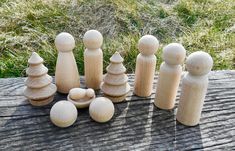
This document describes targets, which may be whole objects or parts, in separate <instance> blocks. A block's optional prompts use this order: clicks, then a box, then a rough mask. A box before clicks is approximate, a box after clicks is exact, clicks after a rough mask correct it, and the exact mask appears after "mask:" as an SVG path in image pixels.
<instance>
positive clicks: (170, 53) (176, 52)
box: [163, 43, 186, 65]
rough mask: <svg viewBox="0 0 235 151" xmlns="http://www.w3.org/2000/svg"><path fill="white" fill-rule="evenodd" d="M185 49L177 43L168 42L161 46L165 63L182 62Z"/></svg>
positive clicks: (174, 63)
mask: <svg viewBox="0 0 235 151" xmlns="http://www.w3.org/2000/svg"><path fill="white" fill-rule="evenodd" d="M185 55H186V50H185V49H184V47H183V46H182V45H181V44H179V43H170V44H168V45H167V46H165V47H164V48H163V60H164V61H165V62H166V63H167V64H171V65H178V64H181V63H183V61H184V59H185Z"/></svg>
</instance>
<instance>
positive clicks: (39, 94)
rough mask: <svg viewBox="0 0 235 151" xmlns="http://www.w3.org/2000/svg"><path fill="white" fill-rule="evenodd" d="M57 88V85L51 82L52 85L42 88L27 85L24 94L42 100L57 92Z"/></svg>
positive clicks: (29, 97)
mask: <svg viewBox="0 0 235 151" xmlns="http://www.w3.org/2000/svg"><path fill="white" fill-rule="evenodd" d="M56 90H57V88H56V85H54V84H52V83H51V84H50V85H48V86H46V87H43V88H40V89H32V88H28V87H26V88H25V90H24V95H25V96H26V97H27V98H28V99H30V100H42V99H46V98H48V97H50V96H52V95H53V94H55V92H56Z"/></svg>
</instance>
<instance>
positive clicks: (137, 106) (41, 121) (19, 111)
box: [0, 71, 235, 150]
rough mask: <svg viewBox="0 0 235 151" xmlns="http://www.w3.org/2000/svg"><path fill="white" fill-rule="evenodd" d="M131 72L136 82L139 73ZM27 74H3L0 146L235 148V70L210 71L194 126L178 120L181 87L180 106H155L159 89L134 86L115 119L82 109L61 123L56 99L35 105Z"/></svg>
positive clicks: (5, 147) (57, 147) (170, 148)
mask: <svg viewBox="0 0 235 151" xmlns="http://www.w3.org/2000/svg"><path fill="white" fill-rule="evenodd" d="M128 77H129V83H130V85H131V87H133V82H134V75H128ZM24 80H25V79H24V78H9V79H0V150H234V149H235V71H214V72H211V73H210V75H209V87H208V92H207V96H206V100H205V105H204V108H203V112H202V118H201V124H200V125H198V126H195V127H186V126H183V125H181V124H180V123H178V122H177V121H176V120H175V113H176V110H177V106H178V99H179V92H180V90H179V91H178V94H177V100H176V107H175V108H174V109H173V110H170V111H164V110H160V109H158V108H156V107H154V105H153V102H154V95H155V93H152V95H151V96H150V97H148V98H141V97H137V96H134V95H132V92H133V89H131V92H130V93H129V94H128V96H127V98H126V101H124V102H122V103H118V104H115V114H114V117H113V119H112V120H111V121H110V122H108V123H105V124H100V123H96V122H94V121H93V120H91V119H90V117H89V114H88V110H87V109H82V110H78V119H77V121H76V123H75V124H74V125H73V126H72V127H69V128H65V129H61V128H57V127H55V126H54V125H53V124H51V122H50V119H49V111H50V108H51V105H48V106H45V107H42V108H37V107H33V106H31V105H30V104H29V102H28V101H27V100H26V98H25V97H24V96H23V95H22V91H23V89H24ZM156 80H157V77H155V79H154V82H155V84H154V86H155V85H156ZM81 85H82V86H84V78H83V77H81ZM180 88H181V85H180ZM153 92H155V88H154V89H153ZM96 93H97V94H98V96H102V93H100V92H99V91H97V92H96ZM62 99H66V95H62V94H57V95H56V96H55V101H54V102H53V103H55V102H56V101H58V100H62Z"/></svg>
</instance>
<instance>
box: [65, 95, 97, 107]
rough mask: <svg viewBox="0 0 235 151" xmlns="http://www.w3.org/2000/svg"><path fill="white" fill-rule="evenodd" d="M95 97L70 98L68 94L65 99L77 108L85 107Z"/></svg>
mask: <svg viewBox="0 0 235 151" xmlns="http://www.w3.org/2000/svg"><path fill="white" fill-rule="evenodd" d="M94 98H95V96H94V97H93V98H91V99H89V100H82V99H80V100H72V99H71V98H70V97H69V95H68V96H67V100H68V101H69V102H71V103H73V104H74V105H75V106H76V107H77V108H86V107H89V105H90V103H91V102H92V100H93V99H94Z"/></svg>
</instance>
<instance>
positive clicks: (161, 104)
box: [154, 43, 186, 109]
mask: <svg viewBox="0 0 235 151" xmlns="http://www.w3.org/2000/svg"><path fill="white" fill-rule="evenodd" d="M185 55H186V51H185V49H184V47H183V46H182V45H181V44H178V43H171V44H169V45H167V46H165V47H164V48H163V60H164V61H165V62H163V63H162V64H161V66H160V72H159V78H158V81H157V87H156V96H155V101H154V104H155V105H156V106H157V107H158V108H161V109H172V108H173V107H174V106H175V98H176V94H177V90H178V87H179V83H180V78H181V73H182V67H181V65H180V64H181V63H183V61H184V59H185Z"/></svg>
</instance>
